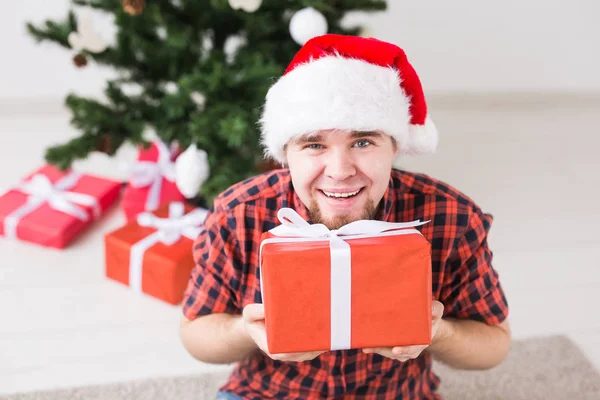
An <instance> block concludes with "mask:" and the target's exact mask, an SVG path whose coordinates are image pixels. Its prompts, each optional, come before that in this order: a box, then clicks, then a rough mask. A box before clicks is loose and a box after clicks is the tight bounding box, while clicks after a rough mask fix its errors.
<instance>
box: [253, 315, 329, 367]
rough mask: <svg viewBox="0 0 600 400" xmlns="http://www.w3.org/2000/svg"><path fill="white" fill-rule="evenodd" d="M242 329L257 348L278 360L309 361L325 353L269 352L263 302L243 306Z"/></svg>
mask: <svg viewBox="0 0 600 400" xmlns="http://www.w3.org/2000/svg"><path fill="white" fill-rule="evenodd" d="M242 319H243V322H244V329H245V330H246V333H247V334H248V336H250V338H251V339H252V340H253V341H254V343H256V345H257V346H258V348H259V349H260V350H261V351H262V352H263V353H265V354H266V355H267V356H269V357H271V358H272V359H273V360H279V361H309V360H312V359H314V358H317V357H318V356H319V355H321V354H323V353H325V352H324V351H313V352H308V353H279V354H271V353H269V349H268V346H267V331H266V329H265V307H264V305H263V304H249V305H247V306H246V307H244V312H243V316H242Z"/></svg>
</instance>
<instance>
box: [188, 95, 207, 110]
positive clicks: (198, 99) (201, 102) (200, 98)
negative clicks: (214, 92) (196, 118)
mask: <svg viewBox="0 0 600 400" xmlns="http://www.w3.org/2000/svg"><path fill="white" fill-rule="evenodd" d="M190 97H191V98H192V101H193V102H194V103H195V104H196V105H197V106H198V109H199V110H200V111H202V110H204V106H205V105H206V96H204V95H203V94H202V93H200V92H193V93H192V94H190Z"/></svg>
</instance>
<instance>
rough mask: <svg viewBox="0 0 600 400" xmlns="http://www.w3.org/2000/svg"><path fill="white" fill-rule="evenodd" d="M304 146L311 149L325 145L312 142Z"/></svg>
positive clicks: (318, 148) (317, 148)
mask: <svg viewBox="0 0 600 400" xmlns="http://www.w3.org/2000/svg"><path fill="white" fill-rule="evenodd" d="M304 148H305V149H310V150H320V149H322V148H323V145H321V144H318V143H311V144H309V145H306V146H305V147H304Z"/></svg>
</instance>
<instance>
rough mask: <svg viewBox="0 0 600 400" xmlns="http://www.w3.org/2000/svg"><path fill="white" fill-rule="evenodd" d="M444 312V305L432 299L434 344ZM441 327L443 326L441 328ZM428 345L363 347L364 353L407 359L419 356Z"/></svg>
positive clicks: (432, 341) (432, 336) (432, 338)
mask: <svg viewBox="0 0 600 400" xmlns="http://www.w3.org/2000/svg"><path fill="white" fill-rule="evenodd" d="M443 313H444V306H443V304H442V303H440V302H439V301H436V300H434V301H433V302H432V303H431V317H432V319H431V343H432V344H434V343H435V341H436V339H438V338H439V336H440V327H441V326H442V324H443V323H444V322H445V321H443V320H442V314H443ZM442 329H443V328H442ZM427 347H429V345H419V346H403V347H376V348H370V349H363V352H364V353H367V354H368V353H377V354H380V355H382V356H384V357H387V358H391V359H394V360H398V361H402V362H404V361H408V360H410V359H413V358H417V357H419V355H420V354H421V353H422V352H423V350H425V349H426V348H427Z"/></svg>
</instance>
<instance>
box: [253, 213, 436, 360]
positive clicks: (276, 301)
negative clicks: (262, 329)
mask: <svg viewBox="0 0 600 400" xmlns="http://www.w3.org/2000/svg"><path fill="white" fill-rule="evenodd" d="M285 218H287V219H289V220H290V221H292V222H291V223H290V222H287V221H285ZM279 219H280V221H281V222H282V223H283V225H281V226H279V227H277V228H275V229H272V230H271V231H269V232H266V233H265V234H263V239H262V242H261V250H260V263H261V264H260V275H261V291H262V296H263V298H262V299H263V304H264V307H265V324H266V332H267V345H268V348H269V352H271V353H273V354H277V353H293V352H307V351H327V350H347V349H361V348H373V347H394V346H407V345H423V344H430V342H431V301H432V298H431V296H432V294H431V293H432V291H431V290H432V289H431V245H430V243H429V242H428V241H427V239H425V237H424V236H423V235H422V234H421V233H420V232H419V231H418V230H417V229H415V227H416V226H419V225H423V224H425V223H426V222H425V223H422V222H420V221H414V222H408V223H389V222H383V221H357V222H354V223H350V224H348V225H346V226H344V227H342V228H340V229H339V230H337V231H330V230H329V229H327V228H326V227H325V226H324V225H321V224H319V225H310V224H308V223H307V222H306V221H304V220H303V219H302V218H301V217H300V216H299V215H298V214H296V213H295V211H293V210H291V209H282V210H280V212H279Z"/></svg>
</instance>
